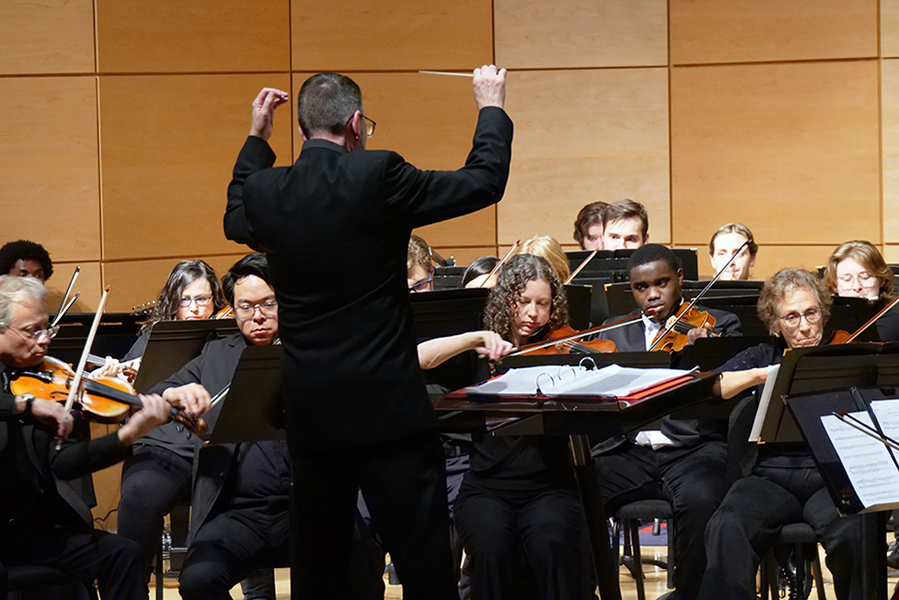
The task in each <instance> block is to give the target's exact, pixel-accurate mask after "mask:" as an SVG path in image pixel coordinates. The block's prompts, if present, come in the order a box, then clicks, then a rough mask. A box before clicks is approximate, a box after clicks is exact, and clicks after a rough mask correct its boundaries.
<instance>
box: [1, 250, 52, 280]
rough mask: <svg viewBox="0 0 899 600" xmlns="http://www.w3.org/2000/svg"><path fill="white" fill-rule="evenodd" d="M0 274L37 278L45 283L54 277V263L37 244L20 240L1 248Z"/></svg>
mask: <svg viewBox="0 0 899 600" xmlns="http://www.w3.org/2000/svg"><path fill="white" fill-rule="evenodd" d="M0 274H3V275H16V276H18V277H35V278H37V279H39V280H40V281H41V282H42V283H43V282H45V281H47V280H48V279H50V276H51V275H53V263H52V262H51V261H50V254H49V253H48V252H47V251H46V250H45V249H44V247H43V246H41V245H40V244H38V243H37V242H32V241H29V240H18V241H16V242H9V243H7V244H4V245H3V247H2V248H0Z"/></svg>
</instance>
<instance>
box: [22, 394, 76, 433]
mask: <svg viewBox="0 0 899 600" xmlns="http://www.w3.org/2000/svg"><path fill="white" fill-rule="evenodd" d="M31 416H32V417H34V418H35V419H36V420H37V421H39V422H41V423H43V424H45V425H49V426H50V427H54V428H56V437H57V438H58V439H59V440H60V441H61V440H64V439H66V438H67V437H69V434H70V433H72V426H73V425H74V424H75V420H74V419H73V418H72V415H70V414H69V412H68V411H67V410H66V409H65V407H64V406H63V405H62V404H60V403H59V402H51V401H50V400H42V399H40V398H35V399H34V402H32V403H31Z"/></svg>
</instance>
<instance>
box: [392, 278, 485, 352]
mask: <svg viewBox="0 0 899 600" xmlns="http://www.w3.org/2000/svg"><path fill="white" fill-rule="evenodd" d="M489 293H490V290H489V289H487V288H461V289H454V290H440V291H434V292H425V293H422V294H409V303H410V304H411V305H412V318H413V319H414V321H415V335H416V337H417V338H418V340H419V341H422V340H430V339H433V338H438V337H444V336H448V335H457V334H460V333H465V332H467V331H477V330H479V329H483V326H482V324H481V322H482V321H483V319H484V305H485V304H486V302H487V294H489Z"/></svg>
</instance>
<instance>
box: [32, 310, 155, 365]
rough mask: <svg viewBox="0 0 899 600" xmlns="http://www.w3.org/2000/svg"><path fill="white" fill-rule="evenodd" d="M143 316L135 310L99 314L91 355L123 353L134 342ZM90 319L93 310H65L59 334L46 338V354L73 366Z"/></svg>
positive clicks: (87, 330)
mask: <svg viewBox="0 0 899 600" xmlns="http://www.w3.org/2000/svg"><path fill="white" fill-rule="evenodd" d="M145 319H146V317H145V316H143V315H140V314H135V313H103V316H102V317H101V318H100V326H99V327H98V329H97V336H96V337H95V338H94V345H93V348H92V350H91V352H92V354H96V355H97V356H107V355H108V356H125V354H126V353H127V352H128V350H130V349H131V346H133V345H134V340H136V339H137V336H138V333H139V332H140V328H141V325H142V324H143V322H144V320H145ZM93 321H94V314H93V313H67V314H66V315H65V316H63V318H62V320H61V321H60V322H59V333H58V334H57V335H56V337H55V338H53V340H51V341H50V349H49V351H48V354H50V356H55V357H56V358H59V359H60V360H64V361H66V362H68V363H72V364H76V365H77V364H78V361H79V360H80V359H81V352H82V350H84V344H85V343H87V334H88V332H89V331H90V328H91V324H92V323H93Z"/></svg>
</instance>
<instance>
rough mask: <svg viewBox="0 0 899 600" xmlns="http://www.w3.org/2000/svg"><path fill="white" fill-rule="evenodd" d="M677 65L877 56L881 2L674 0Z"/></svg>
mask: <svg viewBox="0 0 899 600" xmlns="http://www.w3.org/2000/svg"><path fill="white" fill-rule="evenodd" d="M670 5H671V8H670V11H671V15H670V18H671V33H670V35H671V60H672V62H673V63H674V64H697V63H700V64H707V63H721V62H758V61H783V60H807V59H822V58H824V59H826V58H862V57H875V56H877V50H878V49H877V0H791V1H790V2H782V1H781V0H671V2H670Z"/></svg>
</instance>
